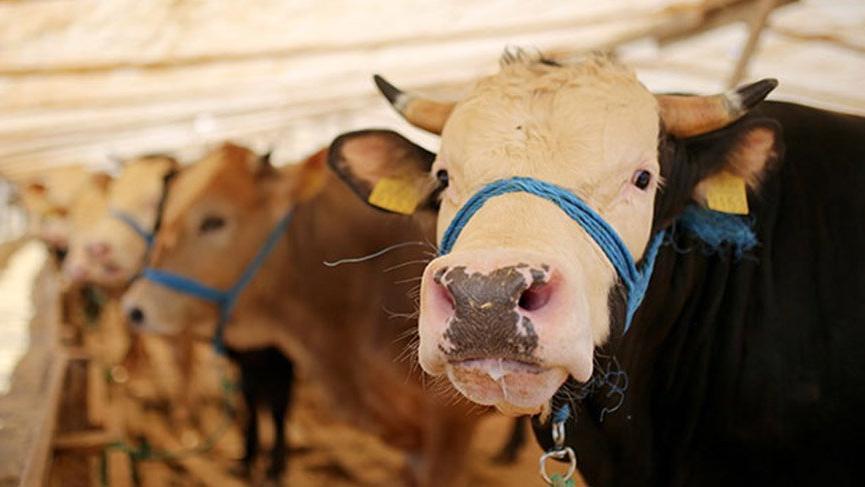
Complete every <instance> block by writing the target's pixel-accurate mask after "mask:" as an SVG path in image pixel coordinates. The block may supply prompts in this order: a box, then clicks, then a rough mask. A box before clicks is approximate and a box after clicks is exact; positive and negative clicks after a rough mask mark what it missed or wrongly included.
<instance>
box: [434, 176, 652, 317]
mask: <svg viewBox="0 0 865 487" xmlns="http://www.w3.org/2000/svg"><path fill="white" fill-rule="evenodd" d="M508 193H529V194H533V195H535V196H539V197H541V198H544V199H545V200H548V201H550V202H552V203H555V204H556V205H557V206H558V207H559V208H560V209H561V210H562V211H564V212H565V214H566V215H568V216H569V217H570V218H571V219H572V220H574V221H575V222H577V224H579V225H580V226H581V227H583V229H584V230H585V231H586V232H587V233H588V234H589V235H590V236H591V237H592V239H594V241H595V243H596V244H598V246H599V247H600V248H601V250H603V252H604V254H605V255H606V256H607V258H608V259H609V260H610V263H612V264H613V267H615V269H616V272H617V273H618V275H619V279H621V281H622V283H623V284H624V285H625V288H626V289H627V291H628V302H627V314H626V315H625V332H627V331H628V328H630V326H631V321H632V319H633V318H634V313H635V312H636V311H637V308H639V306H640V303H642V302H643V298H644V297H645V295H646V288H647V287H648V286H649V280H650V279H651V278H652V269H653V268H654V266H655V259H656V258H657V256H658V249H659V248H660V247H661V243H662V242H663V240H664V233H665V232H663V231H661V232H658V233H656V234H655V235H654V236H653V237H652V240H651V241H650V242H649V246H648V247H647V248H646V253H645V256H644V257H643V268H642V269H638V268H637V264H636V263H635V262H634V258H633V257H632V256H631V252H630V251H629V250H628V247H627V246H625V243H624V242H623V241H622V239H621V238H620V237H619V235H618V234H617V233H616V231H615V230H614V229H613V227H611V226H610V224H609V223H607V222H606V221H605V220H604V219H603V218H601V216H600V215H598V213H597V212H595V210H593V209H592V208H591V207H590V206H589V205H587V204H586V202H584V201H583V200H582V199H580V198H579V197H578V196H577V195H575V194H574V193H573V192H571V191H570V190H568V189H565V188H563V187H561V186H558V185H555V184H553V183H549V182H546V181H541V180H539V179H534V178H528V177H513V178H509V179H499V180H497V181H493V182H491V183H489V184H487V185H486V186H484V187H483V188H481V190H480V191H478V192H477V193H475V194H474V195H472V197H471V198H469V200H468V201H467V202H466V204H465V205H463V207H462V208H460V209H459V211H457V214H456V216H455V217H454V219H453V220H452V221H451V223H450V225H448V227H447V229H446V230H445V233H444V235H443V236H442V241H441V245H440V247H439V255H445V254H447V253H449V252H450V251H451V250H452V249H453V246H454V244H455V243H456V240H457V238H459V235H460V233H461V232H462V230H463V228H465V226H466V224H468V222H469V220H470V219H471V218H472V217H473V216H474V215H475V213H477V212H478V210H480V209H481V207H482V206H483V205H484V203H486V202H487V201H488V200H489V199H490V198H493V197H495V196H500V195H503V194H508Z"/></svg>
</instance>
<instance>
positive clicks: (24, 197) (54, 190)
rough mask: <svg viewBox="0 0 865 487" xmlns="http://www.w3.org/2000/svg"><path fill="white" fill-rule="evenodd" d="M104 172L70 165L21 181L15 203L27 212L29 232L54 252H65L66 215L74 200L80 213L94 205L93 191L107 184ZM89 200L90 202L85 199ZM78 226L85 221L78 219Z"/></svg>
mask: <svg viewBox="0 0 865 487" xmlns="http://www.w3.org/2000/svg"><path fill="white" fill-rule="evenodd" d="M107 182H108V178H107V176H106V175H105V174H98V173H92V172H89V171H87V169H86V168H84V167H83V166H69V167H61V168H54V169H49V170H46V171H45V172H44V173H42V174H40V175H39V176H36V177H34V178H32V179H30V180H28V181H26V182H25V183H23V184H22V185H21V186H20V187H19V190H18V202H19V204H20V205H21V206H22V207H23V208H24V210H25V212H26V214H27V221H28V233H29V234H30V235H31V236H33V237H35V238H38V239H40V240H42V241H43V242H45V243H46V244H47V245H48V246H49V247H50V248H51V249H52V250H54V251H55V252H57V253H61V254H62V253H65V252H66V250H67V247H68V245H69V237H70V231H71V230H70V226H71V222H70V218H69V214H70V211H71V210H72V207H73V205H75V204H76V201H78V200H80V199H82V198H83V199H84V200H85V201H84V202H82V203H80V204H78V207H79V213H82V212H85V213H86V212H88V211H90V210H88V209H87V208H88V206H90V205H92V204H93V199H94V197H95V196H96V195H94V193H93V192H94V190H97V192H99V191H102V190H104V189H105V188H106V187H107ZM88 200H89V202H88ZM78 223H79V226H81V225H82V224H83V225H85V226H86V224H87V221H86V219H85V220H82V219H81V218H79V222H78Z"/></svg>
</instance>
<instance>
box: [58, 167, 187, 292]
mask: <svg viewBox="0 0 865 487" xmlns="http://www.w3.org/2000/svg"><path fill="white" fill-rule="evenodd" d="M177 170H178V164H177V161H176V160H174V159H173V158H171V157H168V156H163V155H152V156H143V157H139V158H136V159H132V160H130V161H128V162H126V163H124V164H123V168H122V171H121V173H120V174H119V175H118V177H117V179H116V180H115V181H114V182H113V183H112V185H111V189H110V190H109V193H108V199H107V201H106V202H105V204H104V205H103V206H102V207H101V208H100V209H99V210H100V211H99V212H98V213H93V214H91V215H90V218H91V219H92V220H91V221H90V224H89V225H88V226H87V227H86V228H76V229H75V235H74V236H73V237H72V239H71V242H70V250H69V253H70V256H74V257H75V258H74V259H71V258H70V261H69V262H67V263H66V264H65V266H64V267H65V271H66V276H67V278H68V279H70V280H73V281H82V282H88V283H91V284H96V285H99V286H102V287H105V288H122V287H125V286H126V285H127V284H128V283H129V281H130V280H132V278H133V277H134V276H136V275H137V274H138V273H139V272H140V271H141V268H142V266H143V264H144V257H145V253H146V252H147V249H148V242H147V238H146V235H147V234H150V233H152V232H153V228H154V227H155V225H156V217H157V214H158V212H159V205H160V202H161V201H162V196H163V190H164V185H165V179H166V178H167V177H168V176H169V175H171V174H173V173H174V172H176V171H177Z"/></svg>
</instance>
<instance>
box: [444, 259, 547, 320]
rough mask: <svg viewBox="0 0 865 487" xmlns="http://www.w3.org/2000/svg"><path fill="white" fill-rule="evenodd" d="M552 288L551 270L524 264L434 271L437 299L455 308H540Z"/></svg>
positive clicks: (527, 309)
mask: <svg viewBox="0 0 865 487" xmlns="http://www.w3.org/2000/svg"><path fill="white" fill-rule="evenodd" d="M552 291H553V286H552V285H550V283H549V281H548V270H546V269H540V268H538V269H531V268H529V266H527V265H525V264H520V265H517V266H508V267H504V268H500V269H496V270H494V271H492V272H490V273H482V272H472V271H471V270H469V269H468V268H466V267H464V266H456V267H442V268H440V269H438V270H437V271H436V272H435V273H433V284H432V292H433V294H434V296H433V297H434V299H435V301H438V302H439V304H443V305H446V306H447V307H450V308H452V309H454V310H455V311H456V310H462V311H466V310H469V309H474V308H478V309H490V308H492V307H496V308H498V309H499V310H501V309H502V308H504V309H507V310H514V309H518V310H522V311H537V310H539V309H541V308H543V307H544V306H546V305H547V303H549V301H550V297H551V296H552Z"/></svg>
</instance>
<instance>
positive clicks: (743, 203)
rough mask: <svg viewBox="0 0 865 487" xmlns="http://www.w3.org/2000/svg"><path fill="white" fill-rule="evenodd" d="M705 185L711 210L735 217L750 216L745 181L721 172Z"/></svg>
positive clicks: (707, 201) (707, 202)
mask: <svg viewBox="0 0 865 487" xmlns="http://www.w3.org/2000/svg"><path fill="white" fill-rule="evenodd" d="M705 185H706V204H707V205H708V206H709V209H711V210H715V211H720V212H722V213H732V214H734V215H747V214H748V192H747V191H746V189H745V180H744V179H742V178H740V177H739V176H736V175H735V174H731V173H729V172H727V171H721V172H720V173H718V174H716V175H714V176H712V177H711V178H709V179H708V180H706V182H705Z"/></svg>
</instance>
